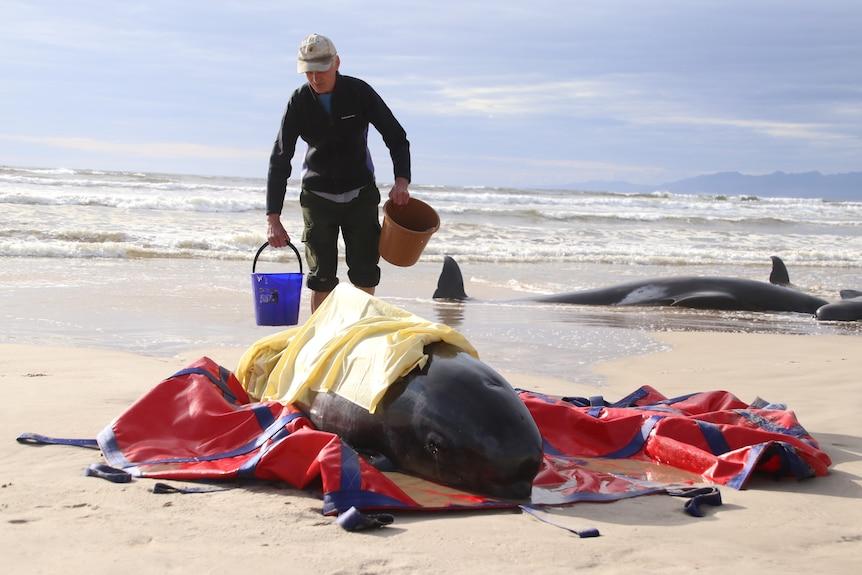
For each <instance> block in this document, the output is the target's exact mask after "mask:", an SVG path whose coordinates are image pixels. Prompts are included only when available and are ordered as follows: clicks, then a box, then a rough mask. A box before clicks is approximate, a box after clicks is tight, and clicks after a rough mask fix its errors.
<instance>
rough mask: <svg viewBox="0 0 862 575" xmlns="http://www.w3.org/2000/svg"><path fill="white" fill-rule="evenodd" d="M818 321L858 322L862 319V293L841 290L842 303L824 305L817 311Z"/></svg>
mask: <svg viewBox="0 0 862 575" xmlns="http://www.w3.org/2000/svg"><path fill="white" fill-rule="evenodd" d="M817 319H820V320H823V321H856V320H859V319H862V292H860V291H857V290H852V289H847V290H841V301H837V302H834V303H830V304H827V305H824V306H823V307H821V308H820V309H818V310H817Z"/></svg>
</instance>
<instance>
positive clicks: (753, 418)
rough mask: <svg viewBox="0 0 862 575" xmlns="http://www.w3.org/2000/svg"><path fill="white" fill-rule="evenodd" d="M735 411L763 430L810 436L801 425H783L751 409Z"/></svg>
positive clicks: (797, 436)
mask: <svg viewBox="0 0 862 575" xmlns="http://www.w3.org/2000/svg"><path fill="white" fill-rule="evenodd" d="M733 411H734V413H736V414H737V415H741V416H742V417H744V418H745V419H747V420H748V421H749V422H751V423H753V424H754V425H756V426H757V427H758V428H760V429H762V430H763V431H768V432H770V433H780V434H781V435H789V436H791V437H796V438H799V439H803V438H805V437H806V436H808V432H807V431H805V428H803V427H802V426H801V425H794V426H793V427H782V426H780V425H778V424H777V423H775V422H773V421H770V420H768V419H766V418H765V417H763V416H762V415H760V414H757V413H754V412H753V411H749V410H747V409H734V410H733Z"/></svg>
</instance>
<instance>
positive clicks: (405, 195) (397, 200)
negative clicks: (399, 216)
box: [389, 178, 410, 206]
mask: <svg viewBox="0 0 862 575" xmlns="http://www.w3.org/2000/svg"><path fill="white" fill-rule="evenodd" d="M409 185H410V182H408V181H407V178H395V183H394V184H393V185H392V189H391V190H389V199H390V200H392V203H393V204H395V205H396V206H403V205H405V204H406V203H407V201H408V200H409V199H410V192H409V191H407V186H409Z"/></svg>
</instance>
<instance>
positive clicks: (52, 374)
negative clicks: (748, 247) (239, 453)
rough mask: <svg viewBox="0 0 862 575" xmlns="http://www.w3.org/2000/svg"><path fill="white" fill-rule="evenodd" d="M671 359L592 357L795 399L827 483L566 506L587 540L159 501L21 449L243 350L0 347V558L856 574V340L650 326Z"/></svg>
mask: <svg viewBox="0 0 862 575" xmlns="http://www.w3.org/2000/svg"><path fill="white" fill-rule="evenodd" d="M650 336H651V337H653V338H655V339H656V340H657V341H659V342H661V343H662V344H663V345H664V346H666V347H665V350H664V351H658V352H654V353H649V354H645V355H637V356H632V357H626V358H621V359H617V360H613V361H609V362H602V363H599V364H597V365H595V366H594V367H593V369H594V370H595V372H596V374H597V375H599V376H600V377H601V378H603V380H604V382H605V383H604V385H603V388H602V393H603V394H604V395H605V396H606V397H607V398H618V397H619V396H622V395H623V394H625V393H627V392H629V391H631V390H632V389H634V388H635V387H637V386H639V385H642V384H650V385H653V386H654V387H656V388H658V389H659V390H660V391H662V392H663V393H665V394H666V395H673V394H680V393H684V392H690V391H700V390H710V389H726V390H729V391H732V392H734V393H735V394H737V395H738V396H739V397H740V398H741V399H743V400H744V401H751V400H753V399H754V398H755V396H761V397H763V398H766V399H769V400H771V401H783V402H786V403H788V404H789V406H790V407H791V408H793V409H795V410H796V412H797V415H798V416H799V418H800V420H801V422H802V423H803V425H805V426H806V428H807V429H808V430H809V431H810V432H811V433H812V434H813V435H814V436H815V437H816V438H817V439H818V440H819V441H820V442H821V445H822V447H823V448H824V449H825V450H826V451H827V452H828V453H829V455H830V456H831V457H832V459H833V462H834V466H833V468H832V469H831V473H830V475H829V476H828V477H824V478H817V479H813V480H807V481H802V482H797V481H794V480H786V481H782V482H774V481H773V480H771V479H766V478H764V479H758V480H755V481H754V483H753V484H752V485H751V486H750V488H749V489H746V490H744V491H734V490H732V489H729V488H722V489H721V491H722V495H723V498H724V502H725V504H724V506H723V507H720V508H715V509H710V510H709V511H708V516H707V517H705V518H702V519H695V518H692V517H689V516H688V515H685V514H684V513H683V512H682V504H681V501H680V500H677V499H675V498H671V497H666V496H645V497H639V498H635V499H630V500H624V501H618V502H615V503H606V504H592V503H580V504H576V505H574V506H571V507H568V508H562V509H556V510H554V511H552V512H551V513H552V514H553V515H554V516H555V518H556V519H557V520H558V521H560V522H562V523H564V524H566V525H570V526H571V527H573V528H576V529H581V528H585V527H596V528H598V529H599V530H600V531H601V533H602V536H601V537H599V538H595V539H579V538H577V537H576V536H574V535H572V534H570V533H568V532H567V531H564V530H562V529H557V528H554V527H551V526H548V525H546V524H543V523H540V522H539V521H537V520H535V519H533V518H532V517H530V516H528V515H525V514H521V513H515V512H508V511H505V512H470V513H467V512H464V513H436V514H422V513H419V514H403V513H402V514H398V515H397V516H396V520H395V523H394V524H393V525H392V526H390V527H387V528H385V529H382V530H379V531H374V532H367V533H361V534H351V533H348V532H345V531H343V530H341V529H339V528H338V527H337V526H336V524H335V523H334V519H333V518H329V517H324V516H322V515H321V513H320V510H321V501H320V500H319V499H318V498H317V497H315V495H314V494H312V493H309V492H304V491H298V490H293V489H282V488H278V487H273V486H261V485H255V486H252V487H249V488H240V489H233V490H230V491H225V492H219V493H208V494H194V495H154V494H153V493H151V492H150V489H151V484H152V483H153V482H152V481H151V480H146V479H142V480H135V481H133V482H132V483H131V484H128V485H116V484H112V483H109V482H106V481H101V480H98V479H94V478H89V477H85V476H83V474H82V471H83V469H84V468H85V467H86V466H87V465H88V464H90V463H92V462H94V461H98V460H99V459H100V456H99V454H98V453H97V452H95V451H90V450H85V449H79V448H73V447H63V446H44V447H30V446H22V445H19V444H17V443H16V442H15V441H14V437H15V436H16V435H18V434H19V433H21V432H24V431H32V432H37V433H42V434H45V435H52V436H61V437H94V436H95V435H96V433H97V432H98V431H99V430H100V429H101V428H102V427H103V426H104V425H106V424H107V423H108V422H109V421H110V420H111V419H112V418H113V417H115V416H116V415H117V414H118V413H119V412H120V411H122V410H123V409H124V408H125V407H127V406H128V405H130V404H131V403H132V402H133V401H134V400H135V399H136V398H137V397H139V396H140V395H141V394H142V393H143V392H144V391H146V390H147V389H149V388H150V387H151V386H153V385H154V384H155V383H157V382H158V381H160V380H161V379H162V378H164V377H165V376H166V375H169V374H170V373H172V372H174V371H175V370H177V369H180V368H182V367H183V366H185V365H186V364H187V363H188V362H189V361H190V360H192V359H194V358H196V357H198V356H200V355H203V354H206V355H209V356H210V357H212V358H214V359H216V360H217V361H219V362H220V363H222V364H224V365H227V366H233V365H235V363H236V361H237V359H238V357H239V355H240V354H241V352H242V351H243V348H224V347H222V348H219V347H212V348H208V349H198V350H187V351H186V352H184V353H181V354H177V355H174V356H172V357H154V356H145V355H140V354H134V353H129V352H123V351H115V350H104V349H90V348H85V347H65V348H64V347H53V346H52V347H42V346H33V345H10V344H7V345H3V346H2V347H0V358H2V359H0V382H2V386H3V390H4V391H5V392H6V395H7V398H9V399H8V400H7V402H6V403H5V404H4V406H3V407H2V408H0V410H2V417H0V429H2V433H3V436H4V437H5V438H6V441H5V442H4V443H3V444H2V445H3V447H2V451H0V462H2V464H0V465H2V467H0V517H2V521H0V551H2V554H3V557H4V563H5V567H4V571H5V572H7V573H60V572H64V573H68V572H84V571H86V572H89V573H109V572H114V571H116V570H117V569H123V570H125V571H131V572H135V573H166V572H183V573H185V572H193V571H200V572H227V571H231V570H234V569H243V570H251V571H253V572H260V573H268V572H277V571H281V570H283V569H285V568H287V565H285V563H288V564H289V565H291V566H294V567H299V568H301V569H303V570H308V571H311V572H315V573H401V572H418V573H432V572H433V573H439V572H450V573H474V572H478V571H480V570H481V571H490V572H501V573H515V572H524V571H534V572H539V573H564V572H566V573H568V572H571V571H572V570H584V569H589V570H591V571H595V572H601V573H616V572H652V571H658V570H661V571H663V572H671V573H683V572H686V573H687V572H692V571H698V572H707V573H718V572H727V571H735V572H740V573H749V572H754V571H757V570H759V569H761V568H763V567H764V566H766V565H768V566H769V569H770V570H779V571H781V572H787V573H803V572H812V571H816V572H829V573H853V572H857V571H858V569H859V567H860V566H862V559H860V558H862V553H860V552H862V530H860V525H862V498H860V496H862V483H860V482H862V480H860V477H862V461H860V459H862V428H860V425H859V423H858V413H859V412H860V409H862V399H860V397H862V396H860V394H859V393H858V389H856V386H857V385H858V374H859V373H860V368H862V359H860V357H859V354H858V347H859V339H858V338H857V337H853V336H836V335H806V336H798V335H774V334H750V333H748V334H747V333H710V332H699V333H653V334H650ZM504 374H505V375H506V376H507V377H508V379H509V380H510V381H511V382H512V383H513V385H516V386H520V387H523V388H528V389H534V390H537V391H543V392H547V393H559V394H562V393H566V394H573V393H574V394H583V395H590V394H593V393H595V385H593V384H588V385H579V384H577V383H575V382H571V381H564V380H561V379H554V378H548V377H537V376H534V375H531V374H529V373H523V372H504Z"/></svg>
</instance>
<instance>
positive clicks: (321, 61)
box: [296, 34, 337, 74]
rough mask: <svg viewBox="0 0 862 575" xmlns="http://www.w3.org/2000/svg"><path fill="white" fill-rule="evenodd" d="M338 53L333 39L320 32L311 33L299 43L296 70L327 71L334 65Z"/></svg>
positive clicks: (301, 71) (300, 71) (302, 72)
mask: <svg viewBox="0 0 862 575" xmlns="http://www.w3.org/2000/svg"><path fill="white" fill-rule="evenodd" d="M336 54H337V52H336V51H335V44H333V43H332V40H330V39H329V38H327V37H326V36H321V35H320V34H309V35H308V36H306V37H305V39H304V40H303V41H302V44H300V45H299V54H297V56H296V71H297V72H299V73H300V74H304V73H305V72H326V71H327V70H329V68H331V67H332V62H333V61H334V60H335V56H336Z"/></svg>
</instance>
